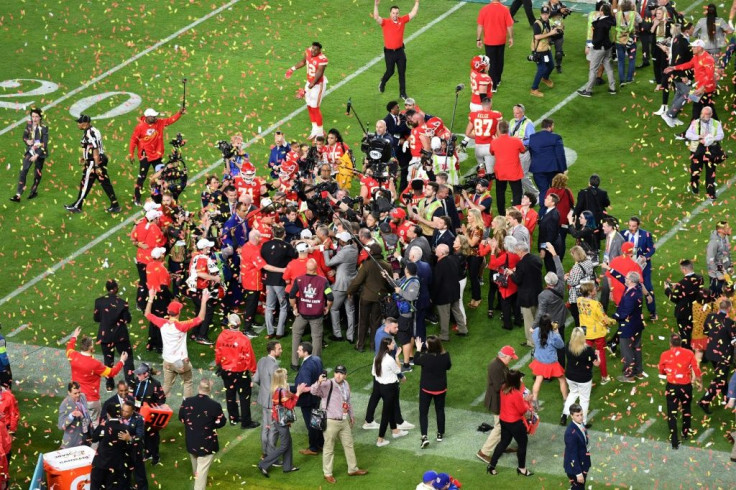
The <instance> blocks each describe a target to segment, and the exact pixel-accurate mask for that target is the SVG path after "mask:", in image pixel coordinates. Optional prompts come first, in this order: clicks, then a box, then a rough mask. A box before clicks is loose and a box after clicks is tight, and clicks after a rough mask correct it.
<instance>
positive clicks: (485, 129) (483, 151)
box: [465, 99, 503, 179]
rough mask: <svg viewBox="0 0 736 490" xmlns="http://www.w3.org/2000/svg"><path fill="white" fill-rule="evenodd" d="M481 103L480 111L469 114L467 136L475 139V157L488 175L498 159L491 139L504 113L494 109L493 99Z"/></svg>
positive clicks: (491, 173) (479, 166)
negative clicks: (492, 150) (494, 155)
mask: <svg viewBox="0 0 736 490" xmlns="http://www.w3.org/2000/svg"><path fill="white" fill-rule="evenodd" d="M481 105H482V107H483V108H482V109H481V110H480V111H473V112H471V113H470V115H469V116H468V127H467V128H465V136H466V137H467V138H472V139H474V140H475V159H476V160H477V162H478V168H479V169H481V168H482V169H484V170H485V172H486V175H489V176H492V175H493V168H494V166H495V163H496V161H495V159H494V158H493V156H492V155H491V140H492V139H493V138H495V137H496V132H497V130H498V123H499V122H500V121H502V120H503V114H501V113H500V112H497V111H494V110H492V108H493V101H492V100H491V99H484V100H483V104H481ZM467 138H466V139H467ZM492 178H493V177H491V179H492Z"/></svg>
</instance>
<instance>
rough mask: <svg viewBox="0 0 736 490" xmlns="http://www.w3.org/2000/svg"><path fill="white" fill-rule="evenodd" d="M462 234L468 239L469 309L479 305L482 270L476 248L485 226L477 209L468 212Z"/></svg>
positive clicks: (480, 258) (481, 238)
mask: <svg viewBox="0 0 736 490" xmlns="http://www.w3.org/2000/svg"><path fill="white" fill-rule="evenodd" d="M462 229H463V233H464V234H465V236H466V237H467V239H468V246H469V247H470V253H469V254H468V256H467V258H468V274H469V275H470V298H471V299H470V304H469V305H468V306H469V307H470V308H473V309H475V308H477V307H478V306H479V305H480V301H481V298H480V279H481V274H482V272H481V270H482V269H483V257H481V256H480V254H479V253H478V246H479V245H480V242H481V241H482V240H483V234H484V233H485V226H484V224H483V216H482V215H481V214H480V211H478V210H477V209H469V210H468V223H467V224H466V225H463V228H462Z"/></svg>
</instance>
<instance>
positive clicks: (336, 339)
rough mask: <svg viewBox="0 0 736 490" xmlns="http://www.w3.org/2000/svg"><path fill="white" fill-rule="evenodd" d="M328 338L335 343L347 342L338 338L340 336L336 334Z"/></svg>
mask: <svg viewBox="0 0 736 490" xmlns="http://www.w3.org/2000/svg"><path fill="white" fill-rule="evenodd" d="M327 338H328V339H330V340H331V341H333V342H342V341H344V340H345V337H338V336H336V335H334V334H330V335H329V336H328V337H327Z"/></svg>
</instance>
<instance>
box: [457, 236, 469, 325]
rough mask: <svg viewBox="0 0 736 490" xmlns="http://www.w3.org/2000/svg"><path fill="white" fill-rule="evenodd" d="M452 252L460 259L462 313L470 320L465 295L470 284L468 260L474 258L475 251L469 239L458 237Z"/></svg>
mask: <svg viewBox="0 0 736 490" xmlns="http://www.w3.org/2000/svg"><path fill="white" fill-rule="evenodd" d="M452 252H453V254H455V256H456V257H457V258H458V259H459V260H458V264H459V266H460V269H461V271H460V283H459V284H460V311H462V312H463V317H465V318H468V316H467V315H466V313H465V303H463V293H464V292H465V286H466V285H467V284H468V260H469V259H470V257H471V256H472V255H471V254H472V253H473V249H472V248H471V247H470V243H468V237H466V236H465V235H458V236H456V237H455V241H454V242H453V244H452Z"/></svg>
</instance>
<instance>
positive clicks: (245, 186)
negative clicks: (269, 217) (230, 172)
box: [233, 175, 263, 207]
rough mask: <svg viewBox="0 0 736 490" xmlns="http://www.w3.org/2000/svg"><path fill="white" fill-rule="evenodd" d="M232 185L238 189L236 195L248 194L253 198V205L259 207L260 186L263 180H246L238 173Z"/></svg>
mask: <svg viewBox="0 0 736 490" xmlns="http://www.w3.org/2000/svg"><path fill="white" fill-rule="evenodd" d="M233 185H234V186H235V188H236V189H237V190H238V197H240V196H242V195H244V194H245V195H248V196H250V197H251V198H253V205H254V206H256V207H260V205H261V186H262V185H263V181H262V180H261V179H259V178H257V177H256V178H255V179H253V180H251V181H250V182H248V181H247V180H245V179H244V178H243V177H242V176H240V175H238V176H237V177H235V178H234V179H233Z"/></svg>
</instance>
